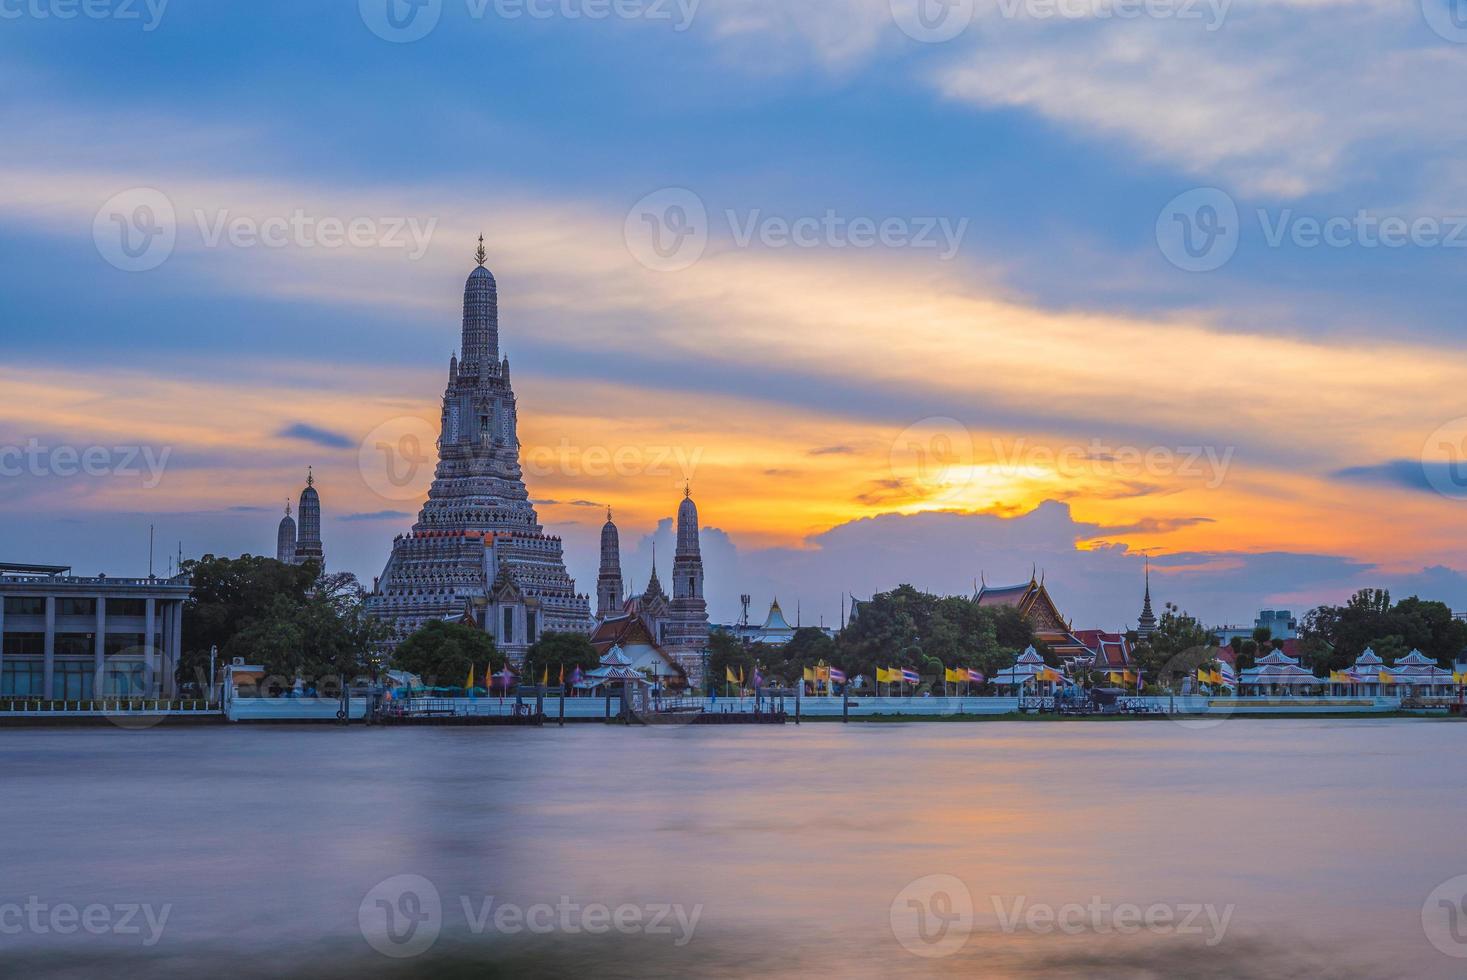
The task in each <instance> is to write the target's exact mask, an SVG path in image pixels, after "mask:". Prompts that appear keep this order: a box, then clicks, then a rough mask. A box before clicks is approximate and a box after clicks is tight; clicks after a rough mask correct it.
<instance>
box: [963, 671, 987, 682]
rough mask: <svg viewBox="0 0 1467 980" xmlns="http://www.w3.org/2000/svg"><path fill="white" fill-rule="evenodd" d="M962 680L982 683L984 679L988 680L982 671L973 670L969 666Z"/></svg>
mask: <svg viewBox="0 0 1467 980" xmlns="http://www.w3.org/2000/svg"><path fill="white" fill-rule="evenodd" d="M964 680H966V681H968V683H970V684H982V683H983V682H984V681H986V680H988V678H986V677H984V676H983V672H982V671H980V670H974V669H973V668H971V667H969V668H968V676H967V677H966V678H964Z"/></svg>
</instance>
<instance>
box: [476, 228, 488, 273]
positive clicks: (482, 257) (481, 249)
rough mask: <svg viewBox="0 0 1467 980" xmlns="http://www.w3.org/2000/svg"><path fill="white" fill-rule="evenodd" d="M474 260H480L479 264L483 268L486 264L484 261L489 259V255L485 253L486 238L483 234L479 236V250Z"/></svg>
mask: <svg viewBox="0 0 1467 980" xmlns="http://www.w3.org/2000/svg"><path fill="white" fill-rule="evenodd" d="M474 258H475V259H476V260H478V263H479V265H480V266H482V265H483V264H484V260H485V259H487V258H489V253H488V252H486V251H484V236H483V234H480V235H479V250H478V251H476V252H475V253H474Z"/></svg>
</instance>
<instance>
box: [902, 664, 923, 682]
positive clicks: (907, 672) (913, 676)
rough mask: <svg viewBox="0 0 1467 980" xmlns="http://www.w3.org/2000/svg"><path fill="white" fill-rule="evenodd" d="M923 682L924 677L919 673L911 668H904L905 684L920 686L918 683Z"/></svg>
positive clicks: (903, 677) (903, 679) (903, 678)
mask: <svg viewBox="0 0 1467 980" xmlns="http://www.w3.org/2000/svg"><path fill="white" fill-rule="evenodd" d="M921 680H922V675H921V674H919V673H917V672H916V671H915V670H913V669H912V668H910V667H903V668H902V681H903V682H904V683H907V684H918V683H920V682H921Z"/></svg>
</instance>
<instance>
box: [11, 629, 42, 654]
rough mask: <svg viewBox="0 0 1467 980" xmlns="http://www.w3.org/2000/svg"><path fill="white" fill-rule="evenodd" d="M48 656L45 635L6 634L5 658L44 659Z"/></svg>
mask: <svg viewBox="0 0 1467 980" xmlns="http://www.w3.org/2000/svg"><path fill="white" fill-rule="evenodd" d="M45 655H46V634H45V633H6V634H5V656H7V657H43V656H45Z"/></svg>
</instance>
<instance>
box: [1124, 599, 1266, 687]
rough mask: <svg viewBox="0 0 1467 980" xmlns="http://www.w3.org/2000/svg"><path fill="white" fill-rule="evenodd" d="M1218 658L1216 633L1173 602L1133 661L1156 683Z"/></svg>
mask: <svg viewBox="0 0 1467 980" xmlns="http://www.w3.org/2000/svg"><path fill="white" fill-rule="evenodd" d="M1236 642H1237V641H1235V644H1236ZM1248 642H1250V643H1251V642H1253V641H1251V640H1250V641H1248ZM1255 647H1256V644H1255ZM1233 649H1234V650H1235V651H1236V650H1237V649H1238V647H1237V646H1236V645H1234V647H1233ZM1216 658H1217V641H1216V640H1214V639H1213V636H1212V634H1211V633H1209V632H1208V631H1207V630H1206V629H1204V628H1203V626H1202V624H1201V623H1200V622H1198V621H1197V618H1196V617H1195V616H1190V615H1188V614H1187V613H1185V612H1183V611H1182V610H1181V609H1179V608H1178V607H1177V606H1176V605H1174V604H1173V603H1170V602H1168V603H1167V604H1166V606H1165V608H1164V609H1163V611H1162V614H1161V619H1160V620H1158V621H1157V624H1156V631H1155V632H1154V633H1152V634H1151V636H1150V637H1149V638H1148V640H1147V642H1145V643H1143V644H1140V645H1139V646H1137V647H1135V648H1134V649H1133V650H1132V651H1131V659H1132V661H1133V662H1134V663H1135V664H1136V665H1137V666H1138V667H1139V668H1140V670H1141V674H1142V677H1143V678H1144V679H1145V680H1146V681H1148V682H1150V683H1153V684H1154V683H1157V682H1158V681H1161V680H1162V679H1163V677H1170V678H1172V679H1175V678H1179V677H1180V676H1181V675H1183V674H1185V673H1188V672H1190V671H1192V670H1195V669H1196V668H1197V667H1202V666H1207V665H1208V664H1211V663H1213V662H1215V660H1216ZM1194 661H1195V662H1194Z"/></svg>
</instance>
